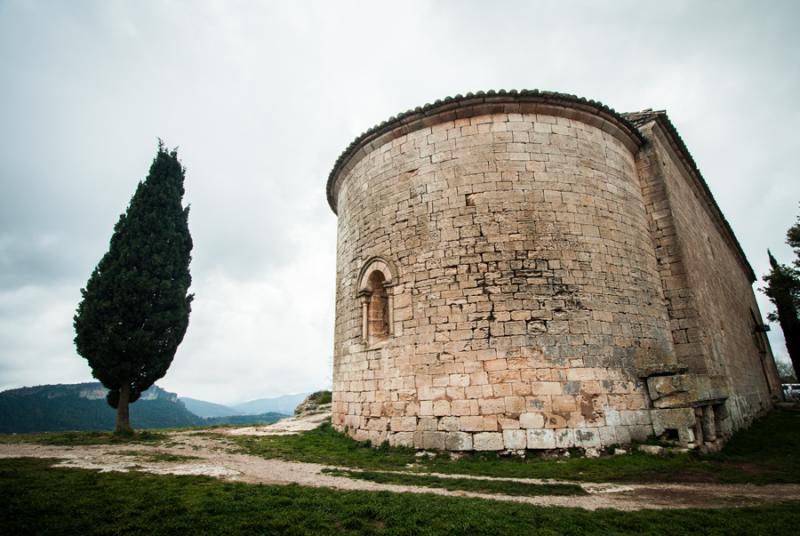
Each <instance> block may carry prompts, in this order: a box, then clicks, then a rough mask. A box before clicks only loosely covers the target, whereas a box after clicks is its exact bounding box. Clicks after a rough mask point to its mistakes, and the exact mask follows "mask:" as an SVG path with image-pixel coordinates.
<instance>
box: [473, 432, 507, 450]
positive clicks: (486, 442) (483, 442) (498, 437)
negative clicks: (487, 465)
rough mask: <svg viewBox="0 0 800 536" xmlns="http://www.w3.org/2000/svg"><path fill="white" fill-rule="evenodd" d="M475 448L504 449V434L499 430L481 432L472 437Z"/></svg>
mask: <svg viewBox="0 0 800 536" xmlns="http://www.w3.org/2000/svg"><path fill="white" fill-rule="evenodd" d="M472 444H473V448H474V449H475V450H503V448H504V445H503V434H501V433H499V432H479V433H477V434H475V435H474V436H473V437H472Z"/></svg>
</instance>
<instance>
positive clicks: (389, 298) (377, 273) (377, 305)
mask: <svg viewBox="0 0 800 536" xmlns="http://www.w3.org/2000/svg"><path fill="white" fill-rule="evenodd" d="M396 279H397V278H396V277H395V272H394V269H393V268H392V267H391V266H390V265H389V263H388V262H387V261H386V260H385V259H383V258H381V257H373V258H371V259H370V260H368V261H367V262H366V263H365V264H364V266H363V267H362V269H361V274H360V275H359V278H358V282H359V283H358V297H359V298H360V303H361V337H362V339H363V341H364V342H365V343H366V344H375V343H378V342H381V341H385V340H386V339H388V338H389V337H391V336H392V335H393V334H394V328H393V314H392V307H393V292H392V290H393V287H394V286H395V284H396Z"/></svg>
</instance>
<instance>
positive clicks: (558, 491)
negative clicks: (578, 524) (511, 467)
mask: <svg viewBox="0 0 800 536" xmlns="http://www.w3.org/2000/svg"><path fill="white" fill-rule="evenodd" d="M322 472H323V473H328V474H331V475H334V476H344V477H347V478H354V479H358V480H367V481H370V482H378V483H380V484H401V485H408V486H422V487H424V488H442V489H447V490H450V491H472V492H476V493H502V494H503V495H521V496H526V497H534V496H537V495H587V493H586V491H584V490H583V488H582V487H580V486H579V485H577V484H557V483H552V484H529V483H526V482H516V481H514V480H485V479H477V478H442V477H437V476H433V475H419V474H409V473H391V472H381V471H348V470H346V469H323V470H322Z"/></svg>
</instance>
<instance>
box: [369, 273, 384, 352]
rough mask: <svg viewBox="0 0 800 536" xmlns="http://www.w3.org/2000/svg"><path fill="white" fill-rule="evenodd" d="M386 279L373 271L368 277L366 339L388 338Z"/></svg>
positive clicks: (379, 339) (381, 274)
mask: <svg viewBox="0 0 800 536" xmlns="http://www.w3.org/2000/svg"><path fill="white" fill-rule="evenodd" d="M384 283H386V278H385V277H384V276H383V273H382V272H380V271H378V270H375V271H374V272H372V273H371V274H370V275H369V279H368V280H367V289H368V290H369V292H370V296H369V303H368V304H367V338H368V339H369V340H370V341H372V342H375V341H382V340H384V339H386V338H387V337H389V295H388V294H387V292H386V287H384Z"/></svg>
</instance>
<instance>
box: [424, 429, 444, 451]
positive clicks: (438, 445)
mask: <svg viewBox="0 0 800 536" xmlns="http://www.w3.org/2000/svg"><path fill="white" fill-rule="evenodd" d="M445 437H446V432H422V448H423V449H435V450H444V440H445Z"/></svg>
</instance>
